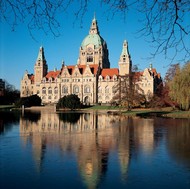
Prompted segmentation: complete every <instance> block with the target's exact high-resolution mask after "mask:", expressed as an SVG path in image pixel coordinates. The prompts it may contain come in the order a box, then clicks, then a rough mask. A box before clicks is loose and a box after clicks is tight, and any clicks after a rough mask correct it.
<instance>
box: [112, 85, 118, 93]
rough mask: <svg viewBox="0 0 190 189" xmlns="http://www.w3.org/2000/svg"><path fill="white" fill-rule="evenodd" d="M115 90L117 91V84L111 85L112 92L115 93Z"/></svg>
mask: <svg viewBox="0 0 190 189" xmlns="http://www.w3.org/2000/svg"><path fill="white" fill-rule="evenodd" d="M116 92H117V86H113V87H112V93H114V94H115V93H116Z"/></svg>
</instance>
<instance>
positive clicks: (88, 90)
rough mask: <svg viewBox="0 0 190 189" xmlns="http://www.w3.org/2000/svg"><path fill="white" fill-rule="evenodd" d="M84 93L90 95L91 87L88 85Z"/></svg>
mask: <svg viewBox="0 0 190 189" xmlns="http://www.w3.org/2000/svg"><path fill="white" fill-rule="evenodd" d="M84 92H85V93H90V86H89V85H86V86H85V87H84Z"/></svg>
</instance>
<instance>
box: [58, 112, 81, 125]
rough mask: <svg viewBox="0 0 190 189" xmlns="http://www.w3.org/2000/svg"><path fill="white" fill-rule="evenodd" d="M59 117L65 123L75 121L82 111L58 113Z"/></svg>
mask: <svg viewBox="0 0 190 189" xmlns="http://www.w3.org/2000/svg"><path fill="white" fill-rule="evenodd" d="M58 115H59V119H60V120H61V121H63V122H67V123H77V122H78V120H79V119H80V116H81V115H82V113H59V114H58Z"/></svg>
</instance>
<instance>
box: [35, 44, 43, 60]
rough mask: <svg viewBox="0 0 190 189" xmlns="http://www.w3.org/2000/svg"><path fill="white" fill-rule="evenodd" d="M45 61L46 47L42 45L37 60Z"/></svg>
mask: <svg viewBox="0 0 190 189" xmlns="http://www.w3.org/2000/svg"><path fill="white" fill-rule="evenodd" d="M39 60H40V61H41V60H42V61H44V60H45V56H44V48H43V47H42V46H41V47H40V50H39V53H38V57H37V61H39Z"/></svg>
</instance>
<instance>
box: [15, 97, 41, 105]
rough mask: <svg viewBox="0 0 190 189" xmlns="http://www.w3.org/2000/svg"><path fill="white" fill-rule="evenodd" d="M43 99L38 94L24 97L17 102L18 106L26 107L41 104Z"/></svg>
mask: <svg viewBox="0 0 190 189" xmlns="http://www.w3.org/2000/svg"><path fill="white" fill-rule="evenodd" d="M41 102H42V99H41V98H40V97H39V96H38V95H32V96H29V97H22V98H20V99H19V100H18V101H17V102H16V106H17V107H21V106H22V105H24V106H25V107H31V106H41Z"/></svg>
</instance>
